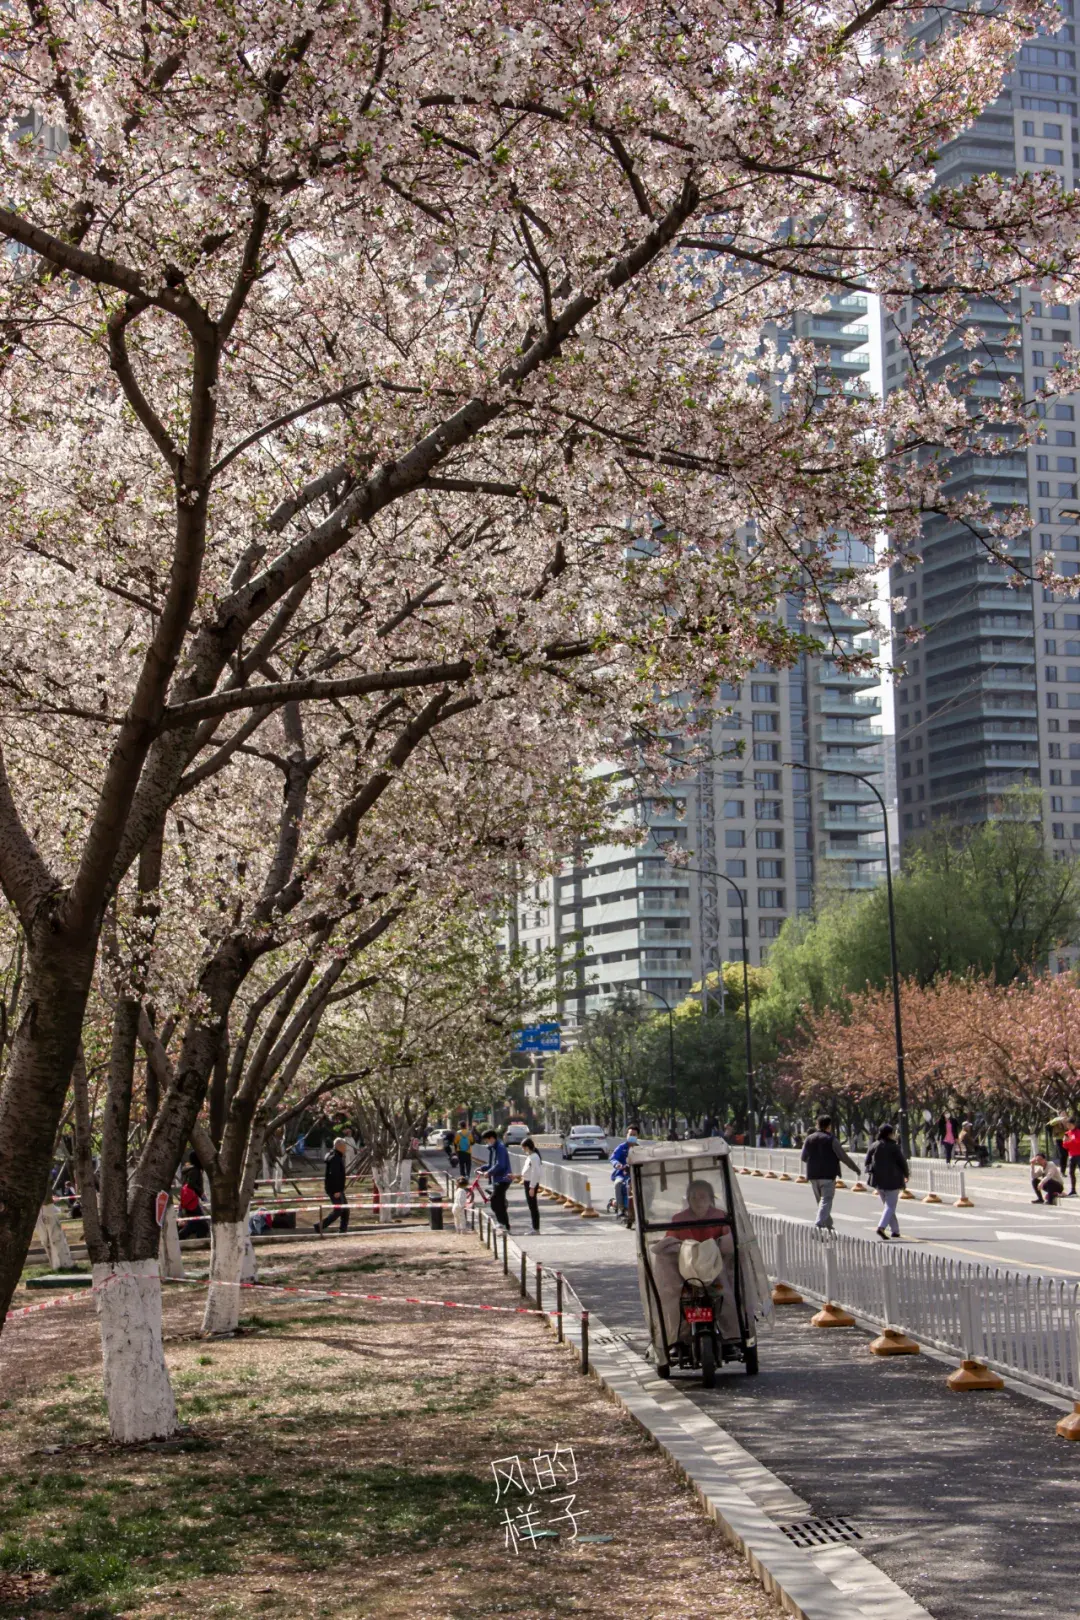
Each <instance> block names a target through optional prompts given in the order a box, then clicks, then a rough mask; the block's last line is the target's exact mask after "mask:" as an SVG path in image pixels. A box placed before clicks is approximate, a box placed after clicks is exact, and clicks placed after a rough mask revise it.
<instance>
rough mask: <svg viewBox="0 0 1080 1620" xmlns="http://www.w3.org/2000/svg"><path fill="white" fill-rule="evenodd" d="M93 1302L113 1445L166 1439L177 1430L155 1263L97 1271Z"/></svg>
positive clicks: (97, 1268) (122, 1263)
mask: <svg viewBox="0 0 1080 1620" xmlns="http://www.w3.org/2000/svg"><path fill="white" fill-rule="evenodd" d="M94 1290H95V1293H94V1299H95V1303H96V1305H97V1313H98V1321H99V1323H100V1326H101V1354H102V1360H103V1377H104V1384H105V1400H106V1402H107V1404H108V1408H109V1432H110V1433H111V1435H112V1437H113V1439H114V1440H121V1441H126V1442H130V1441H134V1440H162V1439H165V1438H166V1437H167V1436H168V1435H170V1434H173V1433H174V1432H175V1430H176V1402H175V1400H174V1399H173V1392H172V1385H171V1384H170V1383H169V1373H168V1369H167V1368H166V1366H165V1352H164V1350H163V1348H162V1342H161V1277H160V1276H159V1274H158V1263H157V1261H156V1260H117V1261H116V1262H115V1263H114V1264H107V1265H96V1266H95V1267H94Z"/></svg>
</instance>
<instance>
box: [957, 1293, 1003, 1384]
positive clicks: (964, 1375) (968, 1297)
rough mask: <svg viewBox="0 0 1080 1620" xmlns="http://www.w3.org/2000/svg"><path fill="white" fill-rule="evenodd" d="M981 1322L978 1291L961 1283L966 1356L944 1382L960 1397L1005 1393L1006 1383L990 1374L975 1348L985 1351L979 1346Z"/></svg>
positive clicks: (994, 1374)
mask: <svg viewBox="0 0 1080 1620" xmlns="http://www.w3.org/2000/svg"><path fill="white" fill-rule="evenodd" d="M978 1339H979V1333H978V1321H977V1317H976V1306H975V1290H974V1288H973V1287H972V1285H971V1283H970V1282H967V1281H963V1282H961V1283H960V1342H961V1344H962V1346H963V1350H964V1356H963V1360H962V1361H961V1363H960V1365H959V1367H957V1369H956V1371H955V1372H951V1373H950V1374H949V1376H948V1378H946V1380H945V1382H946V1383H947V1384H948V1386H949V1388H950V1389H952V1390H956V1391H958V1392H960V1393H966V1392H968V1391H973V1390H977V1389H1004V1388H1005V1380H1004V1378H1001V1377H1000V1376H999V1375H998V1374H997V1373H996V1372H991V1371H990V1368H989V1367H988V1366H987V1365H986V1363H985V1362H984V1361H980V1360H979V1358H978V1356H977V1354H976V1348H978V1349H979V1350H981V1349H982V1345H981V1344H979V1343H978Z"/></svg>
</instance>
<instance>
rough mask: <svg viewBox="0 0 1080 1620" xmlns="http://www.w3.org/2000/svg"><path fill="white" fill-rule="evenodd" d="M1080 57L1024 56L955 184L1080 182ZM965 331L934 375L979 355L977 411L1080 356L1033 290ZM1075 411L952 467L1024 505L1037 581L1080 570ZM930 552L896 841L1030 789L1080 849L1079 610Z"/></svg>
mask: <svg viewBox="0 0 1080 1620" xmlns="http://www.w3.org/2000/svg"><path fill="white" fill-rule="evenodd" d="M1061 9H1062V11H1063V12H1064V13H1065V14H1066V16H1068V17H1071V16H1072V13H1073V0H1061ZM1075 46H1076V39H1075V26H1074V24H1073V23H1072V22H1071V21H1070V22H1066V23H1065V25H1064V26H1063V27H1062V28H1061V29H1060V30H1059V31H1058V32H1057V33H1056V34H1055V35H1053V36H1051V37H1046V38H1040V39H1038V40H1037V41H1035V42H1033V43H1032V44H1030V45H1026V46H1024V48H1023V49H1022V50H1021V52H1020V57H1019V61H1018V62H1017V63H1016V66H1015V69H1014V71H1013V72H1012V73H1011V75H1010V76H1009V79H1008V81H1007V84H1006V87H1005V89H1004V91H1003V93H1002V95H1001V96H1000V97H999V98H998V100H997V101H995V102H994V103H993V105H992V106H991V107H988V108H987V109H986V111H985V112H984V113H982V114H981V115H980V117H979V118H978V119H977V120H976V121H975V123H974V124H973V125H972V126H971V128H970V129H968V130H967V131H966V132H965V133H964V134H963V135H962V136H960V137H959V138H958V139H957V140H955V141H953V142H952V143H951V144H950V145H949V146H947V147H945V148H944V149H943V151H942V153H941V159H940V163H939V167H938V174H939V177H940V179H941V181H942V182H943V183H945V184H960V183H963V182H964V181H967V180H970V179H971V178H972V177H974V176H978V175H980V174H985V173H989V172H991V171H993V172H996V173H998V174H1012V173H1016V172H1017V171H1022V170H1032V171H1040V170H1041V171H1047V172H1050V173H1052V174H1054V175H1057V176H1058V177H1060V179H1061V181H1062V183H1063V184H1064V185H1065V186H1068V187H1072V186H1073V185H1074V184H1075V177H1076V175H1077V172H1078V170H1080V150H1078V145H1080V142H1078V124H1077V80H1076V49H1075ZM1022 315H1026V316H1027V317H1028V318H1027V319H1026V320H1022V319H1021V316H1022ZM910 323H911V311H910V310H906V309H905V310H901V311H900V312H899V314H898V315H897V317H896V318H895V320H886V322H885V325H884V330H883V370H884V385H885V388H886V391H888V390H890V389H892V388H895V387H898V386H900V385H901V384H902V383H903V380H904V377H905V375H906V373H907V371H908V369H909V363H908V360H907V358H906V355H905V342H904V340H905V334H906V332H907V331H909V330H910ZM965 324H967V325H971V326H976V327H978V328H980V329H981V330H982V332H983V333H984V334H985V335H984V337H983V339H982V341H981V342H980V344H979V346H978V348H977V349H975V350H974V351H973V352H971V353H969V352H968V351H967V350H966V349H965V348H964V346H963V343H962V336H963V327H961V328H958V329H957V331H956V332H955V334H954V336H953V339H952V341H951V342H950V343H949V344H948V345H947V347H946V348H945V350H944V352H943V353H942V354H941V355H939V356H938V357H937V359H936V360H935V361H934V363H933V364H932V366H931V368H930V369H931V372H932V373H934V374H940V373H941V371H942V370H943V369H944V368H945V367H946V366H947V365H950V364H951V365H960V366H967V365H969V364H970V362H971V360H972V359H975V358H977V359H978V360H979V361H981V363H982V369H981V372H980V374H979V376H978V377H977V379H976V380H975V384H974V389H975V397H976V398H978V397H979V396H980V395H981V396H983V397H986V396H993V395H995V394H997V393H998V392H999V390H1000V385H1001V382H1002V381H1003V380H1004V379H1006V378H1009V379H1013V380H1016V381H1020V382H1022V384H1023V388H1024V391H1025V393H1026V394H1027V395H1028V396H1029V397H1030V395H1031V394H1032V393H1033V392H1034V391H1035V390H1036V389H1038V388H1039V387H1040V386H1041V385H1042V384H1043V382H1044V380H1045V378H1046V377H1047V374H1048V373H1049V372H1050V371H1051V369H1052V367H1053V366H1054V364H1055V362H1056V361H1057V359H1058V358H1059V356H1060V353H1061V350H1062V346H1063V345H1064V344H1066V343H1070V342H1071V343H1073V344H1075V343H1076V342H1077V310H1076V308H1074V307H1066V306H1064V305H1056V304H1052V303H1050V302H1049V301H1043V300H1041V299H1040V296H1039V292H1038V290H1037V289H1036V290H1034V291H1032V292H1031V293H1025V294H1024V295H1023V300H1022V303H1021V302H1019V301H1018V302H1017V303H1016V304H1014V305H1013V306H1012V307H1009V306H1008V305H998V304H990V303H977V304H975V305H973V307H972V308H971V309H970V311H969V313H968V316H967V320H966V323H965ZM1017 329H1019V330H1020V332H1021V341H1020V345H1019V348H1018V349H1017V350H1016V351H1015V352H1014V353H1010V352H1007V351H1006V339H1007V336H1008V334H1009V333H1010V332H1015V331H1016V330H1017ZM1078 404H1080V398H1078V397H1076V396H1071V397H1069V398H1066V399H1062V400H1061V401H1059V402H1056V403H1052V404H1049V405H1047V406H1046V407H1045V409H1044V415H1045V424H1044V425H1045V432H1044V435H1043V442H1041V443H1039V444H1038V445H1035V446H1033V447H1032V448H1031V449H1026V448H1024V447H1023V446H1020V445H1018V444H1017V443H1016V442H1015V439H1014V440H1013V441H1012V442H1011V443H1010V442H1009V440H1008V439H1007V438H1006V439H1005V440H1004V441H1002V440H1001V439H998V440H996V441H995V442H994V444H993V445H991V444H989V443H988V444H987V448H986V449H985V451H984V450H981V449H980V450H973V451H971V452H968V453H967V454H964V455H961V456H957V457H956V458H955V459H954V461H953V463H952V465H951V467H950V471H949V482H948V488H949V491H950V493H951V494H953V495H957V496H962V495H963V494H965V493H967V492H969V491H978V492H979V493H980V494H984V495H986V496H988V497H989V499H990V500H991V501H992V502H993V503H994V504H996V505H1001V506H1010V505H1013V504H1014V503H1016V502H1022V503H1024V504H1026V505H1028V506H1029V507H1030V510H1031V514H1032V519H1033V524H1032V530H1031V533H1030V535H1029V536H1027V537H1025V538H1024V539H1023V541H1021V542H1020V543H1019V544H1017V545H1015V546H1014V548H1013V549H1014V555H1015V556H1016V558H1017V559H1018V560H1019V562H1020V563H1021V564H1022V565H1023V566H1025V568H1026V567H1027V566H1028V565H1030V564H1031V563H1032V562H1033V561H1034V560H1035V559H1037V558H1038V556H1039V555H1040V554H1041V553H1043V552H1050V553H1052V554H1053V556H1054V561H1055V566H1056V568H1057V570H1058V572H1060V573H1062V574H1066V575H1069V574H1076V573H1078V572H1080V560H1078V557H1077V554H1078V553H1080V511H1078V508H1077V487H1078V486H1077V444H1076V432H1077V426H1076V409H1077V405H1078ZM999 452H1000V453H999ZM922 555H923V561H922V562H921V563H920V564H919V566H917V567H916V568H914V569H913V570H910V571H901V570H896V571H895V572H894V576H893V592H894V595H902V596H903V597H904V598H905V604H904V607H903V610H902V611H901V612H900V613H899V615H898V616H897V620H896V623H897V627H898V628H899V629H904V628H906V627H908V626H918V627H919V628H920V630H921V631H922V633H923V639H922V641H921V642H920V643H919V644H918V645H916V646H914V647H913V648H911V649H909V650H908V652H907V655H906V673H905V674H904V677H903V679H901V680H900V681H899V682H898V685H897V692H896V734H897V765H898V784H897V786H898V790H899V818H900V837H901V841H902V842H903V841H904V840H906V839H911V838H912V837H916V836H918V834H919V833H920V832H922V831H925V829H926V828H927V827H929V826H930V824H931V823H932V822H933V821H935V820H949V821H952V822H959V823H964V822H968V823H973V822H979V821H983V820H986V819H987V818H988V817H992V816H993V815H995V814H996V813H997V812H998V810H999V809H1000V802H1001V795H1002V793H1003V792H1004V791H1005V790H1007V789H1008V788H1009V787H1011V786H1013V785H1018V784H1022V783H1031V784H1034V785H1037V786H1038V787H1039V788H1040V789H1041V790H1042V805H1043V822H1044V826H1045V830H1046V837H1047V839H1048V841H1049V843H1050V845H1051V847H1052V848H1053V849H1054V850H1059V851H1062V852H1064V851H1066V850H1069V849H1077V848H1080V602H1077V601H1072V600H1066V599H1064V598H1061V597H1059V598H1058V599H1057V600H1055V599H1054V597H1053V595H1052V593H1050V592H1047V591H1045V590H1044V589H1043V588H1042V587H1041V586H1040V585H1037V584H1031V585H1028V586H1024V587H1022V588H1020V589H1017V588H1015V587H1014V586H1012V585H1011V584H1010V583H1009V581H1008V580H1007V579H1006V577H1005V575H1004V573H1003V571H1002V569H1001V567H1000V566H999V565H996V564H994V563H993V562H992V561H991V559H990V558H989V557H988V556H987V555H986V553H985V550H984V548H983V547H982V546H981V545H980V543H979V540H978V538H977V537H976V536H975V535H973V534H972V533H971V532H970V531H969V530H968V529H967V528H966V527H965V526H963V525H961V524H958V523H954V522H951V521H949V520H947V519H945V518H939V517H931V518H928V519H927V520H926V522H925V523H924V530H923V541H922Z"/></svg>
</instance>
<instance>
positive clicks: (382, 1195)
mask: <svg viewBox="0 0 1080 1620" xmlns="http://www.w3.org/2000/svg"><path fill="white" fill-rule="evenodd" d="M400 1174H401V1166H400V1165H399V1163H398V1161H397V1160H396V1159H376V1160H374V1162H373V1163H372V1166H371V1179H372V1180H373V1181H374V1183H375V1185H376V1187H378V1189H379V1220H380V1222H382V1223H386V1222H388V1221H391V1220H393V1218H394V1205H395V1203H396V1198H395V1194H396V1193H397V1188H398V1177H399V1176H400Z"/></svg>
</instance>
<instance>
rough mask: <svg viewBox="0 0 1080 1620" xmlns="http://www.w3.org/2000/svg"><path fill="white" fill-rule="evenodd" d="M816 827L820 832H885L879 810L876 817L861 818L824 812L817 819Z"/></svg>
mask: <svg viewBox="0 0 1080 1620" xmlns="http://www.w3.org/2000/svg"><path fill="white" fill-rule="evenodd" d="M818 826H819V827H820V828H821V830H822V832H840V833H879V832H883V831H884V830H885V817H884V816H883V815H882V814H881V811H880V810H879V811H878V812H877V814H876V815H861V816H860V815H853V816H846V815H843V814H842V813H840V812H836V813H833V812H830V811H828V810H826V811H824V812H823V813H822V814H821V815H820V816H819V817H818Z"/></svg>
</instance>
